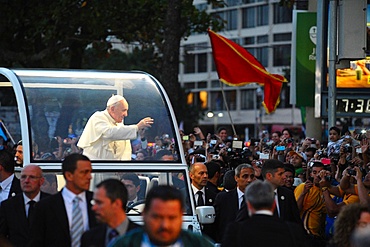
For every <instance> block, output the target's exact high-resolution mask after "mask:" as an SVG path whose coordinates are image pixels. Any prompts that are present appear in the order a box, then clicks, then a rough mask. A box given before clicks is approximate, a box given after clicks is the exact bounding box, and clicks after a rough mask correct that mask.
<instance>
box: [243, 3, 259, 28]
mask: <svg viewBox="0 0 370 247" xmlns="http://www.w3.org/2000/svg"><path fill="white" fill-rule="evenodd" d="M242 22H243V23H242V28H251V27H255V26H256V8H255V7H251V8H244V9H243V10H242Z"/></svg>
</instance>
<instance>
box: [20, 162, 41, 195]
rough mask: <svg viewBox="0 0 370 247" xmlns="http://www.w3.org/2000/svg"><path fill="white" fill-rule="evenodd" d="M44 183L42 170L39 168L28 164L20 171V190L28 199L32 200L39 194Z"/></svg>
mask: <svg viewBox="0 0 370 247" xmlns="http://www.w3.org/2000/svg"><path fill="white" fill-rule="evenodd" d="M43 183H44V177H43V175H42V170H41V168H40V167H39V166H37V165H34V164H29V165H27V166H25V167H24V168H23V169H22V171H21V189H22V191H23V193H24V194H25V195H26V196H27V197H28V198H30V199H33V198H34V197H35V196H36V195H37V194H38V193H39V192H40V188H41V185H42V184H43Z"/></svg>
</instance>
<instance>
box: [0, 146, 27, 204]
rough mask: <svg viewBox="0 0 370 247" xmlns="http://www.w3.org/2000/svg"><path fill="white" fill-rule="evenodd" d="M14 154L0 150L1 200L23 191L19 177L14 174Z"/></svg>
mask: <svg viewBox="0 0 370 247" xmlns="http://www.w3.org/2000/svg"><path fill="white" fill-rule="evenodd" d="M14 165H15V162H14V155H13V154H12V153H10V152H9V151H7V150H5V149H3V150H0V186H1V189H0V202H2V201H4V200H6V199H8V198H10V197H13V196H15V195H16V194H18V193H22V189H21V184H20V181H19V179H18V178H17V177H16V176H15V175H14Z"/></svg>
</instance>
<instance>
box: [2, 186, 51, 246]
mask: <svg viewBox="0 0 370 247" xmlns="http://www.w3.org/2000/svg"><path fill="white" fill-rule="evenodd" d="M47 196H49V194H47V193H44V192H41V194H40V200H43V199H45V198H46V197H47ZM35 205H36V204H35ZM29 235H30V225H29V221H28V219H27V216H26V210H25V206H24V198H23V193H18V194H17V195H16V196H14V197H11V198H10V199H7V200H5V201H3V202H2V203H1V207H0V236H1V237H5V238H7V239H8V240H9V241H10V242H11V244H12V245H14V246H17V247H20V246H26V245H27V243H28V242H29V237H30V236H29Z"/></svg>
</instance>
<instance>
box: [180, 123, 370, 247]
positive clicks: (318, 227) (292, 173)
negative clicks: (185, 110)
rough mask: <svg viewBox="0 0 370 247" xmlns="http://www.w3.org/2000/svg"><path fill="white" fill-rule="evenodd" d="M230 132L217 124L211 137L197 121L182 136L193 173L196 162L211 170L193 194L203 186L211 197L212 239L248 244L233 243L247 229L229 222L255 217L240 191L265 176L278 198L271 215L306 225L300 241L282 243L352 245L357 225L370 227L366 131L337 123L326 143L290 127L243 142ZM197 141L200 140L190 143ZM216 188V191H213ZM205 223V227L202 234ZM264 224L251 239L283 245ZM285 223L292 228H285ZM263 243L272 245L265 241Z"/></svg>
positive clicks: (265, 132)
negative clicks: (231, 175) (231, 174)
mask: <svg viewBox="0 0 370 247" xmlns="http://www.w3.org/2000/svg"><path fill="white" fill-rule="evenodd" d="M181 134H182V135H184V134H183V133H181ZM228 136H229V135H228V134H227V130H226V128H219V130H218V131H217V133H215V134H214V135H212V134H208V135H207V137H205V136H204V135H203V133H202V132H201V130H200V129H199V128H198V127H196V128H194V131H193V133H191V134H190V135H189V138H188V137H185V138H184V140H183V144H184V145H183V146H184V152H185V154H186V157H187V161H188V165H189V166H190V173H191V174H192V173H194V172H193V170H196V169H195V168H198V170H197V171H199V167H200V165H199V164H200V163H201V164H204V166H205V167H207V168H208V170H204V168H203V169H200V170H203V173H202V174H205V173H206V172H207V171H208V175H204V176H203V177H202V179H203V180H208V181H207V184H204V183H203V184H198V186H194V187H193V192H194V197H195V200H196V201H197V198H198V197H199V195H198V193H197V191H199V190H203V192H204V193H205V195H204V196H205V198H208V197H211V199H208V200H209V201H212V202H213V203H211V205H213V206H214V207H215V210H216V222H215V226H214V227H215V229H217V231H216V233H214V232H213V233H211V234H209V237H211V238H213V239H214V240H215V241H217V242H221V243H222V244H223V245H226V246H248V245H247V244H246V243H243V242H242V241H241V242H239V243H235V242H232V241H231V239H233V240H235V239H238V238H240V237H243V236H246V234H247V232H248V231H247V230H241V231H239V230H238V231H237V230H236V229H235V228H231V227H232V225H234V227H235V225H236V224H237V222H243V221H247V222H249V223H252V222H253V221H251V220H249V219H252V218H253V217H251V212H249V213H248V209H250V208H249V207H245V205H244V203H242V201H243V202H244V200H243V199H245V198H244V197H245V194H244V190H245V189H246V188H248V187H249V186H250V185H251V184H253V183H255V181H267V182H269V183H270V184H271V185H272V187H273V189H274V191H275V197H276V198H275V208H274V210H273V214H274V215H275V216H277V217H278V218H280V219H282V220H283V221H284V222H290V223H293V224H297V225H299V226H301V228H302V230H303V231H302V232H303V233H304V234H303V238H304V241H303V242H301V241H299V244H297V243H296V244H294V245H282V246H301V244H303V243H304V245H303V246H350V240H351V237H354V236H360V235H361V234H355V233H354V232H356V231H360V230H361V231H363V229H362V228H364V227H366V226H367V225H370V218H368V217H367V213H368V212H369V206H370V197H369V192H370V174H369V170H370V166H369V165H370V163H369V161H370V160H369V157H370V149H369V140H370V131H362V132H360V131H354V132H349V131H347V132H345V133H341V130H340V129H339V128H337V127H331V128H330V129H329V141H328V142H326V143H323V142H320V141H319V140H316V139H314V138H310V137H306V138H305V139H303V140H301V141H299V140H298V141H297V140H295V139H294V136H293V135H292V133H291V131H290V130H289V129H284V130H283V131H282V132H279V131H276V132H273V133H271V135H270V134H269V133H268V132H267V131H263V132H262V135H261V138H260V139H257V140H251V141H250V142H246V143H243V145H240V142H239V141H238V140H237V139H236V138H235V139H234V138H230V137H229V138H228ZM197 141H201V142H199V145H194V143H197ZM215 164H216V165H215ZM215 166H216V168H214V167H215ZM215 171H216V172H215ZM231 171H233V172H234V174H235V175H234V176H235V181H236V184H232V185H231V186H230V183H229V180H228V177H229V176H227V174H228V173H229V172H231ZM196 183H197V180H196V179H192V184H193V185H194V184H196ZM214 188H218V189H219V190H218V191H217V190H216V195H214V192H215V190H214ZM225 188H227V189H225ZM224 191H226V193H225V192H224ZM212 197H213V198H212ZM348 205H351V207H354V208H356V209H357V211H356V212H358V213H356V216H354V215H353V214H354V213H353V212H351V213H350V212H349V211H347V210H346V209H347V206H348ZM352 205H353V206H352ZM359 208H361V212H363V213H360V211H359V210H360V209H359ZM265 209H267V208H265ZM348 210H349V209H348ZM349 218H350V220H348V219H349ZM343 221H346V224H343ZM339 222H341V224H339ZM240 224H241V223H240ZM240 224H239V225H238V226H239V227H241V225H240ZM228 225H229V227H228ZM209 227H210V226H205V227H204V230H205V233H207V229H208V228H209ZM230 229H233V230H230ZM245 229H248V228H247V227H245ZM254 229H256V228H254ZM267 229H268V228H266V231H265V232H264V234H263V236H260V238H258V237H257V235H258V233H257V231H254V233H255V234H254V239H259V240H260V244H259V245H261V246H280V245H279V244H278V243H275V244H274V245H272V244H271V243H273V242H270V243H269V241H268V240H267V239H268V238H269V236H270V235H269V233H268V232H271V231H267ZM284 229H285V230H286V231H290V230H289V227H284ZM344 232H345V234H344ZM235 234H240V236H237V235H235ZM297 234H298V235H300V234H301V233H297ZM297 234H294V235H296V236H297ZM369 234H370V232H369ZM230 236H232V237H231V238H230ZM271 236H272V235H271ZM362 236H363V234H362ZM274 239H276V238H274ZM292 239H293V238H292ZM264 242H266V243H269V244H267V245H263V243H264ZM229 243H233V245H229Z"/></svg>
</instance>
